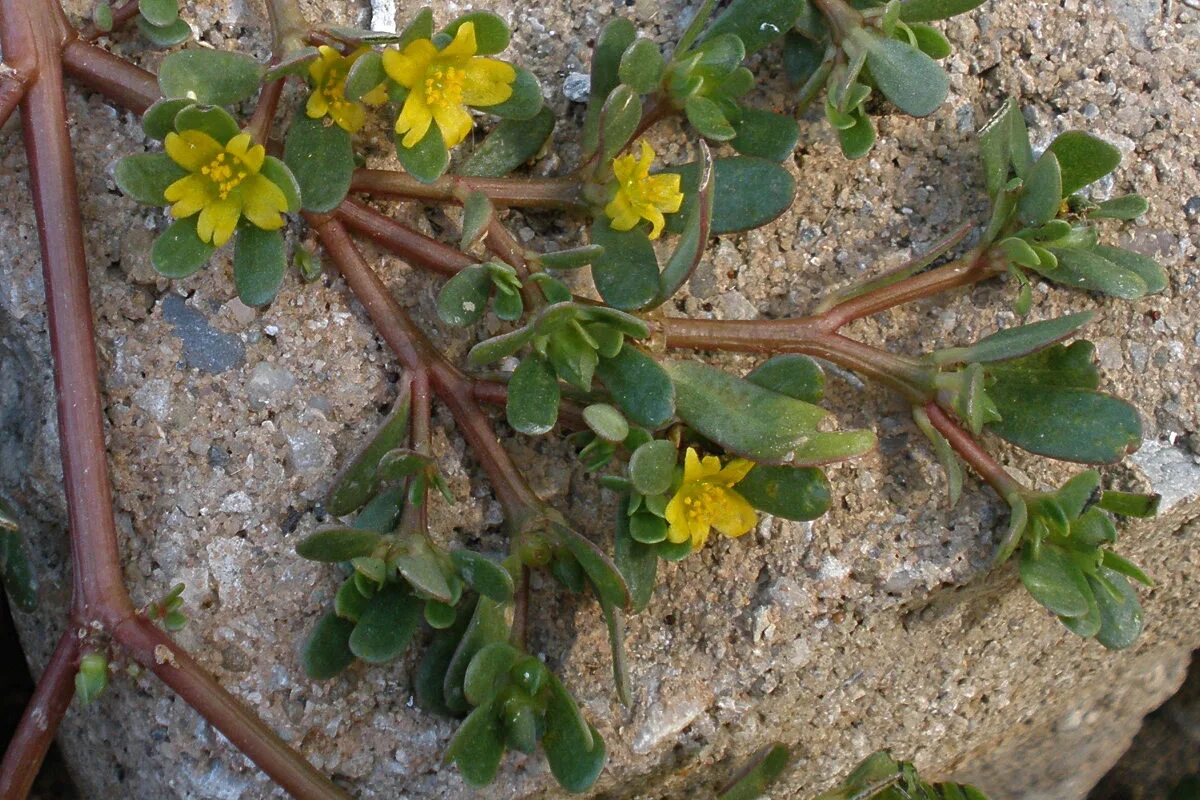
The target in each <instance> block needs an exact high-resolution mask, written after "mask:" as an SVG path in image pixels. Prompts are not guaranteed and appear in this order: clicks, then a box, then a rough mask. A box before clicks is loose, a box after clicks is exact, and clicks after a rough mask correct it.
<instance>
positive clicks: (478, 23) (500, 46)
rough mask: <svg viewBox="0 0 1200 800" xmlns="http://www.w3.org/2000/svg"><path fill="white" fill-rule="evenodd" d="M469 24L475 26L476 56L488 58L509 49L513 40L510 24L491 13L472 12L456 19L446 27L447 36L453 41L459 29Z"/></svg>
mask: <svg viewBox="0 0 1200 800" xmlns="http://www.w3.org/2000/svg"><path fill="white" fill-rule="evenodd" d="M468 22H470V23H472V24H473V25H474V26H475V44H476V45H477V47H478V50H476V54H478V55H481V56H488V55H492V54H493V53H499V52H501V51H502V50H504V49H505V48H506V47H508V42H509V40H510V39H511V38H512V32H511V31H509V29H508V23H506V22H505V21H504V19H503V18H501V17H500V16H498V15H496V14H493V13H492V12H490V11H471V12H468V13H466V14H463V15H461V16H459V17H456V18H455V19H454V21H453V22H451V23H450V24H449V25H447V26H446V30H445V33H446V35H447V36H449V37H450V38H451V39H453V38H454V36H455V34H457V33H458V29H459V28H461V27H462V26H463V25H465V24H466V23H468Z"/></svg>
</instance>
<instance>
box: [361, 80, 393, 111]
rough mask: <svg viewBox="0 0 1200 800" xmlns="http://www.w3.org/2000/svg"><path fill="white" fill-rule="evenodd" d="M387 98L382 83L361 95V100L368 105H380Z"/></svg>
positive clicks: (385, 89)
mask: <svg viewBox="0 0 1200 800" xmlns="http://www.w3.org/2000/svg"><path fill="white" fill-rule="evenodd" d="M387 99H388V93H387V88H386V87H385V86H384V85H383V84H382V83H381V84H379V85H378V86H376V87H375V88H374V89H372V90H371V91H369V92H367V93H366V94H364V95H363V96H362V101H363V102H364V103H366V104H367V105H369V106H381V105H383V104H384V103H386V102H387Z"/></svg>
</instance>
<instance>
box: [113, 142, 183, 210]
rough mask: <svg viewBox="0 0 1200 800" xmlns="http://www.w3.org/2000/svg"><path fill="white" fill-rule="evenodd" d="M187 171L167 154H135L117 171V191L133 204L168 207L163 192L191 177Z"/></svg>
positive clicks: (114, 170) (124, 160) (115, 174)
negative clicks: (132, 201) (182, 179)
mask: <svg viewBox="0 0 1200 800" xmlns="http://www.w3.org/2000/svg"><path fill="white" fill-rule="evenodd" d="M187 174H188V173H187V170H185V169H184V168H183V167H181V166H179V165H178V164H176V163H175V162H174V161H172V160H171V157H170V156H168V155H167V154H166V153H135V154H133V155H129V156H125V157H124V158H122V159H121V160H120V161H118V162H117V165H116V167H114V168H113V179H114V180H115V181H116V183H117V188H118V189H120V190H121V191H122V192H124V193H125V195H126V196H127V197H129V198H131V199H132V200H134V201H136V202H138V203H142V204H143V205H148V206H164V205H167V201H166V199H165V198H164V197H163V192H165V191H166V190H167V187H168V186H170V185H171V184H172V183H174V182H175V181H177V180H179V179H180V178H183V177H185V176H186V175H187Z"/></svg>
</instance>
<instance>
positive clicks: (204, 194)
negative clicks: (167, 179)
mask: <svg viewBox="0 0 1200 800" xmlns="http://www.w3.org/2000/svg"><path fill="white" fill-rule="evenodd" d="M163 197H164V198H165V199H166V200H167V202H169V203H174V205H172V206H171V216H173V217H175V219H183V218H184V217H190V216H191V215H192V214H195V213H196V212H197V211H199V210H200V209H202V208H204V206H205V205H207V204H208V203H209V202H211V201H212V200H215V199H216V195H215V193H214V192H213V185H212V181H210V180H209V179H208V178H205V177H204V176H202V175H195V174H191V175H184V176H183V177H182V178H180V179H179V180H177V181H175V182H174V183H172V184H171V185H170V186H168V187H167V189H166V191H165V192H163Z"/></svg>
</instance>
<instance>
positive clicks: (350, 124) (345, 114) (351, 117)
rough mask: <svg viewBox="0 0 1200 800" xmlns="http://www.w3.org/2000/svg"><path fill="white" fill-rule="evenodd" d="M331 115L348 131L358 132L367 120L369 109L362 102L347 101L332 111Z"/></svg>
mask: <svg viewBox="0 0 1200 800" xmlns="http://www.w3.org/2000/svg"><path fill="white" fill-rule="evenodd" d="M329 116H331V117H333V121H334V122H336V123H337V124H338V125H339V126H341V128H342V130H344V131H346V132H348V133H358V130H359V128H361V127H362V126H363V124H364V123H365V122H366V121H367V110H366V109H365V108H363V107H362V104H361V103H347V104H346V105H344V106H339V107H338V108H336V109H334V110H333V111H331V112H330V114H329Z"/></svg>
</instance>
